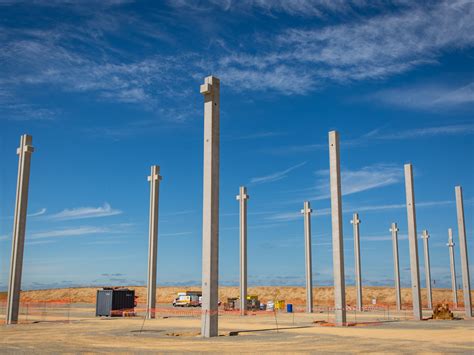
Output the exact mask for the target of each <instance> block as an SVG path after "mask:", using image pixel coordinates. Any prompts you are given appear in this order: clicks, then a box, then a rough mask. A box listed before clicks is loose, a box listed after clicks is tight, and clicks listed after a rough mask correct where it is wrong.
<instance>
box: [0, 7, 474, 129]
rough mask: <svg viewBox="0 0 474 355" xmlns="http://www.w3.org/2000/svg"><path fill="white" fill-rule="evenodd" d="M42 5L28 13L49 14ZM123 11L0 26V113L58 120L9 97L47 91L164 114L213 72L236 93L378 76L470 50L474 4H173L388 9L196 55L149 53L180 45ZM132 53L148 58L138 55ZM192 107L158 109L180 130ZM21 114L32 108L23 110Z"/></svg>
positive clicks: (300, 12)
mask: <svg viewBox="0 0 474 355" xmlns="http://www.w3.org/2000/svg"><path fill="white" fill-rule="evenodd" d="M44 3H45V2H40V3H38V2H35V3H33V4H30V5H31V6H45V5H44ZM203 4H204V5H203ZM14 5H15V4H14V2H7V3H4V6H14ZM121 5H122V4H121V3H117V4H114V5H113V6H112V5H108V6H100V7H99V8H96V7H94V9H93V10H92V9H91V8H90V6H88V5H87V4H82V5H81V4H74V6H73V5H70V6H62V7H61V10H62V11H64V12H65V13H64V14H65V15H64V16H58V17H57V18H54V19H52V20H51V21H47V22H45V23H38V26H37V27H36V28H31V27H30V28H22V27H21V26H15V27H12V26H10V27H7V26H2V25H0V38H1V39H2V51H1V52H0V63H1V64H2V65H1V66H0V68H1V69H0V77H1V79H0V95H3V94H1V93H2V92H4V93H6V95H3V96H4V97H8V96H14V98H12V99H9V100H8V102H7V104H6V105H2V107H3V108H2V110H7V111H9V112H4V113H5V114H2V116H3V117H10V118H13V119H19V118H21V117H28V118H29V119H42V120H44V119H54V118H56V117H57V116H58V115H57V114H55V112H56V110H57V109H58V108H57V107H36V106H35V105H32V104H31V103H30V102H21V101H18V97H19V96H21V95H17V94H15V92H16V90H20V89H31V88H38V87H46V88H54V89H55V90H56V91H58V92H64V93H72V94H78V93H81V94H89V95H92V96H93V97H94V99H95V100H97V101H111V102H118V103H122V104H126V105H130V104H132V105H138V106H140V107H141V108H143V109H145V110H148V111H153V112H154V111H156V110H158V109H163V106H165V105H164V101H163V100H162V97H166V103H167V105H166V106H169V107H171V106H175V107H183V105H181V104H183V103H184V102H188V101H189V94H190V89H189V88H190V84H189V83H195V82H196V80H197V78H202V76H204V75H206V74H207V73H209V72H213V73H215V74H216V75H217V76H220V77H221V79H222V83H225V85H226V86H227V87H229V88H230V90H233V91H248V90H251V91H270V92H274V93H278V94H284V95H295V94H298V95H301V94H307V93H309V92H312V91H314V90H319V89H322V88H324V87H326V86H328V85H332V84H334V83H336V84H348V83H352V82H359V81H369V80H380V79H384V78H387V77H389V76H393V75H396V74H400V73H404V72H407V71H409V70H412V69H414V68H416V67H419V66H421V65H427V64H435V63H437V61H438V58H439V57H440V56H441V55H442V54H443V53H444V52H446V51H448V50H450V51H456V50H463V49H466V48H471V47H473V46H474V21H472V18H473V16H474V4H473V3H472V2H470V1H462V0H457V1H437V2H431V3H430V2H421V3H420V2H404V1H395V2H391V3H390V4H387V3H385V2H383V1H377V2H376V3H375V5H374V2H369V1H351V2H343V1H335V2H332V1H310V0H302V1H266V0H264V1H226V2H216V1H211V2H207V3H203V2H194V1H174V2H170V6H172V7H174V8H176V7H178V8H179V7H181V8H183V7H184V8H186V9H188V10H189V11H191V12H192V11H202V10H203V8H204V10H205V11H212V10H213V9H215V8H216V7H217V8H220V9H223V10H225V11H232V10H233V9H243V11H244V12H245V11H250V12H252V11H254V10H257V11H260V12H263V13H268V14H271V15H273V14H275V13H278V14H286V15H290V16H295V15H296V16H323V17H324V16H325V15H327V14H330V15H331V14H344V13H353V12H354V11H356V10H357V9H360V8H367V7H370V8H376V9H381V10H383V11H362V12H359V13H357V16H353V17H352V18H351V21H344V22H340V23H339V24H335V25H334V24H328V22H318V24H317V25H311V24H310V25H306V26H304V27H303V26H302V25H301V26H300V25H293V26H291V27H288V26H286V27H285V26H280V27H279V28H278V29H277V30H274V31H272V32H263V33H261V34H259V36H252V38H254V39H253V40H251V41H248V40H247V39H246V38H245V40H242V38H241V37H239V38H235V39H230V37H226V38H225V37H223V38H220V37H219V38H216V41H215V43H222V48H221V49H222V50H220V51H215V48H207V49H206V46H201V49H199V50H196V49H193V50H189V51H187V52H186V51H180V52H179V53H170V52H172V51H170V50H163V51H158V50H156V51H153V50H150V48H153V47H156V48H162V46H156V44H157V41H159V43H160V44H161V45H163V44H166V43H176V41H177V40H176V38H173V39H172V40H170V38H169V34H167V33H166V31H165V30H164V29H163V24H162V22H161V21H156V18H155V17H153V16H152V17H150V18H147V17H146V16H143V14H140V15H139V14H137V13H134V12H133V9H128V8H127V11H124V8H123V7H121ZM394 5H395V6H394ZM154 10H155V11H150V12H153V13H154V14H155V15H156V14H159V13H160V11H161V12H163V9H159V8H156V9H154ZM159 18H164V17H159ZM65 19H67V20H65ZM71 19H75V20H74V21H72V20H71ZM332 23H333V22H332ZM221 25H222V24H221ZM192 31H196V28H193V29H192ZM214 33H216V31H214ZM193 34H194V33H193ZM244 37H245V34H244ZM116 38H121V39H123V40H125V41H126V43H127V49H128V48H129V47H128V45H130V48H133V49H136V51H135V50H133V49H132V50H125V49H124V48H123V46H120V45H117V41H116ZM224 38H225V39H224ZM242 43H245V44H244V45H243V44H242ZM165 49H168V48H166V47H165ZM135 52H136V53H143V55H140V57H138V56H136V55H134V53H135ZM216 53H218V55H216ZM193 85H194V84H193ZM471 91H472V87H471V86H467V87H465V88H464V89H462V90H461V91H456V92H452V93H447V94H446V95H442V96H441V98H438V102H439V103H440V104H443V103H456V102H464V101H466V100H471V99H470V98H471V97H472V95H471ZM15 97H16V98H15ZM15 100H16V101H15ZM435 101H436V100H435ZM15 102H16V103H15ZM187 108H188V107H184V108H183V109H181V110H178V111H179V112H178V114H173V113H172V112H168V113H167V111H166V110H165V111H163V114H162V115H160V117H162V118H163V119H165V120H166V119H168V120H171V121H179V122H182V121H183V120H186V119H187V118H189V117H190V116H191V114H189V112H188V111H189V110H188V109H187ZM25 109H28V112H25V113H24V114H22V113H21V110H25ZM15 111H20V113H19V112H15ZM38 113H39V114H38ZM126 128H127V127H124V129H122V130H121V131H120V132H119V133H118V134H123V132H124V130H126ZM144 131H146V129H143V130H141V132H144Z"/></svg>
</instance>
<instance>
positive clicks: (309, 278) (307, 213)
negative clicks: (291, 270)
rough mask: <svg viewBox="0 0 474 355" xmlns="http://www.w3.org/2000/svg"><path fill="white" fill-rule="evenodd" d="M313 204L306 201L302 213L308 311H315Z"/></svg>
mask: <svg viewBox="0 0 474 355" xmlns="http://www.w3.org/2000/svg"><path fill="white" fill-rule="evenodd" d="M311 212H313V210H312V209H311V205H310V203H309V201H306V202H305V203H304V205H303V209H302V210H301V213H302V214H303V216H304V247H305V263H306V312H307V313H313V267H312V265H313V264H312V261H311Z"/></svg>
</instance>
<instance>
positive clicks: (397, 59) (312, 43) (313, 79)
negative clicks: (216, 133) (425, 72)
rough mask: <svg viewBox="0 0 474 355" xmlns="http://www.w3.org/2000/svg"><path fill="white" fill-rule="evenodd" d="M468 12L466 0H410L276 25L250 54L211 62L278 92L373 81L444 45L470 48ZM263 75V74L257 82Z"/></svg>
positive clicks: (430, 56) (246, 84) (473, 9)
mask: <svg viewBox="0 0 474 355" xmlns="http://www.w3.org/2000/svg"><path fill="white" fill-rule="evenodd" d="M424 5H427V4H424ZM473 16H474V4H473V3H472V2H467V1H461V0H460V1H440V2H435V3H431V4H428V5H427V6H423V5H421V4H419V3H415V2H413V3H411V6H408V8H405V9H402V10H400V11H396V12H394V13H390V14H384V15H376V16H373V17H369V18H366V17H364V18H362V19H360V20H359V21H357V20H356V21H351V22H346V23H343V24H339V25H335V26H325V27H324V26H323V27H317V28H289V29H286V30H283V31H282V32H281V33H279V34H277V35H276V37H270V38H268V42H267V43H265V41H263V43H262V44H260V47H261V50H260V51H259V52H258V54H254V53H245V52H232V53H229V54H227V55H225V56H223V57H222V58H220V59H218V65H217V67H216V68H217V69H218V72H221V73H222V75H221V76H222V79H224V80H226V81H227V82H230V83H231V84H232V85H237V86H238V87H239V88H245V89H248V90H256V89H257V90H264V89H271V90H276V91H280V92H281V93H286V94H304V93H306V92H309V91H312V90H314V89H316V88H318V87H322V86H325V85H327V84H328V83H348V82H356V81H363V80H379V79H383V78H386V77H389V76H393V75H396V74H400V73H404V72H407V71H409V70H412V69H413V68H416V67H418V66H421V65H426V64H435V63H436V62H437V58H438V57H439V56H440V55H441V53H442V52H443V51H445V50H448V49H450V50H456V49H463V48H467V47H472V46H473V45H474V21H472V18H473ZM420 29H423V30H420ZM264 44H267V46H266V47H265V46H264ZM295 67H297V68H299V70H298V71H295V70H294V68H295ZM293 73H298V74H297V75H294V74H293ZM300 73H302V74H300ZM267 77H268V78H271V80H265V83H262V78H267ZM288 78H289V79H288ZM262 85H265V87H262ZM458 96H459V95H458ZM454 100H455V99H451V101H454Z"/></svg>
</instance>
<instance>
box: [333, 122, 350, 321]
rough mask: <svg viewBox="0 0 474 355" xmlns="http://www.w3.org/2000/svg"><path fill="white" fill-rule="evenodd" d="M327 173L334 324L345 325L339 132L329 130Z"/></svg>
mask: <svg viewBox="0 0 474 355" xmlns="http://www.w3.org/2000/svg"><path fill="white" fill-rule="evenodd" d="M329 175H330V182H331V223H332V259H333V269H334V270H333V271H334V308H335V316H336V325H346V284H345V280H344V244H343V231H342V202H341V166H340V156H339V133H338V132H336V131H331V132H329Z"/></svg>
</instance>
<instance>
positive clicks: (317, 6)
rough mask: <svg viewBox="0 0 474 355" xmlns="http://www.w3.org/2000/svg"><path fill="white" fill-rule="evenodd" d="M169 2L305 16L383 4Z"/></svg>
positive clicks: (185, 6)
mask: <svg viewBox="0 0 474 355" xmlns="http://www.w3.org/2000/svg"><path fill="white" fill-rule="evenodd" d="M169 4H170V5H171V6H174V7H176V8H179V9H184V10H188V11H198V12H209V11H212V10H215V9H219V10H221V11H225V12H234V13H235V12H239V13H243V14H245V13H253V12H254V11H258V12H260V13H262V14H266V15H270V16H276V15H279V14H287V15H291V16H301V17H325V16H327V15H328V14H335V13H336V14H337V13H346V12H351V11H353V10H354V9H358V8H365V7H372V8H375V7H377V6H380V5H381V3H380V2H379V1H365V0H358V1H351V0H347V1H344V0H342V1H341V0H333V1H321V0H298V1H288V0H227V1H219V0H210V1H204V2H203V1H196V0H169Z"/></svg>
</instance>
